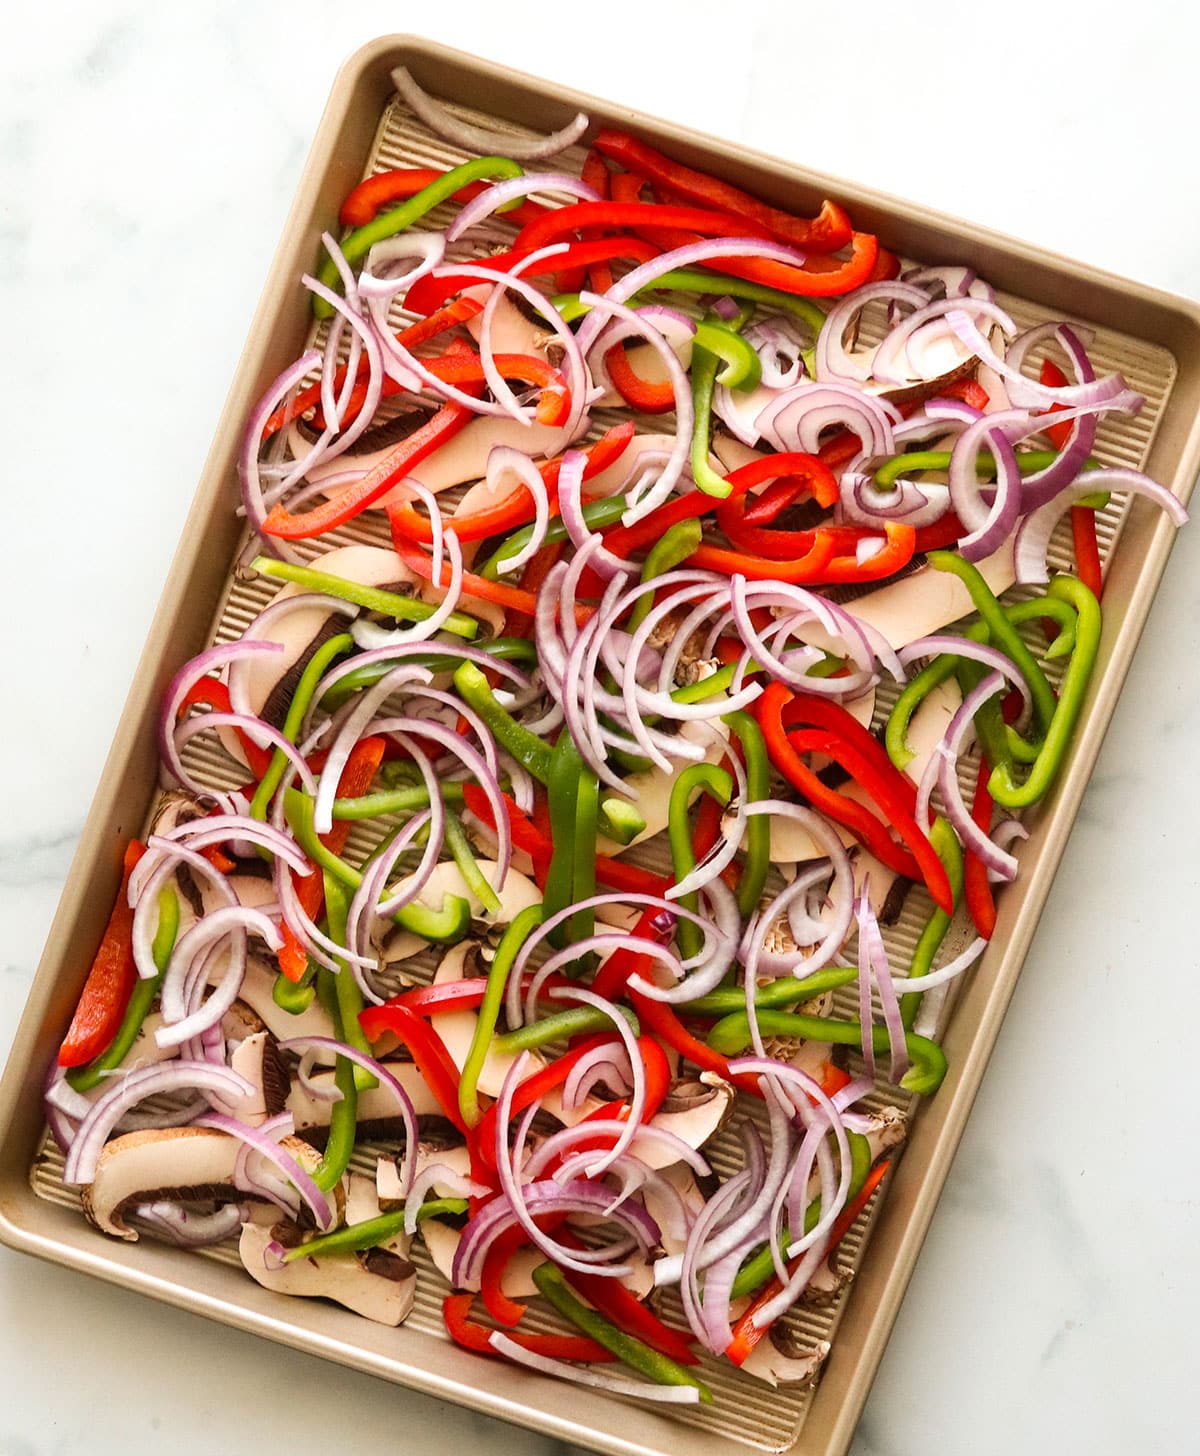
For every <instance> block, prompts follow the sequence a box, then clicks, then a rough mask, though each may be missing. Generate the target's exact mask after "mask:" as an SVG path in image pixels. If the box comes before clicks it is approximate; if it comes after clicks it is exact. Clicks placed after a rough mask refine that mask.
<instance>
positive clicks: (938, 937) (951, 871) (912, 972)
mask: <svg viewBox="0 0 1200 1456" xmlns="http://www.w3.org/2000/svg"><path fill="white" fill-rule="evenodd" d="M929 842H930V843H931V844H932V845H933V847H934V849H936V850H937V853H938V858H939V859H940V860H941V862H942V864H943V865H945V867H946V878H947V879H948V880H949V881H950V894H951V895H952V896H953V898H954V908H955V909H956V910H957V909H958V902H959V900H960V899H961V898H962V892H963V852H962V845H961V844H959V842H958V835H957V834H955V832H954V830H953V829H952V828H951V827H950V825H949V824H947V822H946V821H945V819H942V818H941V817H940V816H939V817H938V818H937V819H935V820H934V821H933V828H932V829H931V830H930V831H929ZM952 918H953V917H952V916H950V915H947V914H946V912H945V911H944V910H943V909H942V907H941V906H940V905H935V906H934V907H933V913H932V914H931V915H930V917H929V919H928V920H927V921H926V922H925V928H924V929H923V930H922V931H921V934H920V937H919V939H918V940H917V944H916V948H915V949H914V951H913V958H912V963H911V964H910V966H909V968H908V974H909V976H910V977H911V978H914V979H915V978H916V977H917V976H925V975H928V974H929V972H930V970H932V968H933V958H934V956H935V955H937V953H938V950H939V949H940V948H941V944H942V941H943V940H945V938H946V932H947V930H949V929H950V921H951V919H952ZM921 994H922V993H921V992H920V991H910V992H909V993H908V995H907V996H901V997H900V1019H901V1020H902V1021H903V1022H904V1029H905V1031H911V1030H912V1026H913V1022H914V1021H915V1020H916V1019H917V1008H918V1007H919V1006H920V1004H921Z"/></svg>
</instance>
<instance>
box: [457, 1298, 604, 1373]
mask: <svg viewBox="0 0 1200 1456" xmlns="http://www.w3.org/2000/svg"><path fill="white" fill-rule="evenodd" d="M474 1302H475V1296H474V1295H473V1294H448V1295H447V1296H446V1298H445V1300H444V1301H443V1303H442V1318H443V1319H444V1320H445V1321H446V1332H447V1333H448V1334H449V1336H450V1338H451V1339H452V1340H453V1341H454V1343H455V1344H456V1345H461V1346H462V1347H463V1349H464V1350H474V1351H475V1353H476V1354H478V1355H495V1354H496V1351H495V1350H493V1349H492V1347H491V1345H490V1343H489V1339H490V1336H491V1334H492V1331H491V1330H489V1329H488V1328H487V1327H486V1326H485V1325H477V1324H474V1323H472V1321H471V1319H470V1313H471V1305H472V1304H473V1303H474ZM509 1339H510V1340H512V1341H514V1342H515V1343H516V1344H518V1345H520V1346H521V1347H522V1348H523V1349H526V1350H529V1351H530V1352H531V1353H532V1354H535V1355H545V1356H546V1357H547V1358H548V1359H551V1360H579V1361H586V1362H588V1363H591V1364H601V1363H604V1362H607V1361H612V1360H615V1359H616V1358H617V1357H616V1356H615V1355H614V1354H613V1353H612V1351H611V1350H606V1349H605V1348H604V1346H603V1345H598V1344H597V1343H596V1342H595V1340H589V1339H588V1338H587V1336H586V1335H527V1334H523V1333H522V1332H521V1331H520V1330H514V1331H513V1333H512V1334H510V1335H509Z"/></svg>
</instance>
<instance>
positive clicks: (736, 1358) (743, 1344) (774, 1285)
mask: <svg viewBox="0 0 1200 1456" xmlns="http://www.w3.org/2000/svg"><path fill="white" fill-rule="evenodd" d="M889 1166H890V1163H888V1162H883V1163H878V1164H876V1166H875V1167H874V1168H872V1169H871V1171H870V1172H869V1173H868V1174H867V1178H866V1182H865V1183H864V1184H863V1186H862V1188H861V1189H859V1191H858V1194H857V1196H856V1197H854V1198H852V1199H851V1200H850V1202H849V1203H848V1204H847V1205H846V1207H845V1208H844V1209H843V1210H842V1211H841V1213H840V1214H839V1215H838V1217H837V1219H836V1221H835V1223H834V1225H833V1227H832V1228H831V1229H830V1231H829V1239H828V1241H827V1243H826V1245H825V1250H826V1253H827V1254H828V1253H829V1252H830V1251H832V1250H833V1249H836V1248H837V1246H838V1245H839V1244H840V1243H841V1241H842V1240H843V1239H844V1238H845V1237H846V1235H847V1233H849V1231H850V1229H851V1228H852V1227H853V1225H854V1221H855V1219H857V1217H858V1216H859V1214H860V1213H861V1212H862V1211H863V1209H864V1208H865V1207H866V1206H867V1204H868V1202H869V1201H870V1198H871V1195H872V1194H873V1193H874V1192H875V1190H876V1188H878V1187H879V1185H880V1183H881V1182H882V1181H883V1175H884V1174H885V1173H886V1172H887V1170H888V1168H889ZM804 1257H805V1256H804V1255H803V1254H799V1255H797V1257H796V1258H795V1259H793V1260H792V1261H791V1264H790V1265H789V1266H788V1272H789V1274H794V1273H795V1271H796V1269H797V1267H798V1266H799V1263H800V1260H801V1259H802V1258H804ZM782 1288H783V1285H782V1284H781V1283H780V1281H779V1280H778V1279H772V1280H771V1282H770V1283H769V1284H768V1285H767V1286H766V1288H765V1289H763V1290H762V1292H761V1293H760V1294H759V1295H758V1296H757V1297H756V1299H755V1300H754V1302H753V1304H751V1306H750V1308H749V1309H748V1310H746V1312H745V1314H743V1315H742V1317H741V1319H740V1320H738V1322H737V1324H736V1325H734V1327H733V1339H732V1340H731V1341H730V1342H729V1345H728V1346H727V1347H726V1350H725V1354H726V1355H727V1356H728V1357H729V1359H730V1360H732V1361H733V1363H734V1364H735V1365H744V1364H745V1362H746V1360H747V1358H748V1357H749V1355H750V1354H751V1352H752V1351H753V1350H754V1347H755V1346H756V1345H757V1344H758V1342H759V1341H760V1340H761V1339H762V1337H763V1336H764V1335H765V1334H766V1333H767V1330H768V1329H769V1328H770V1326H769V1325H764V1326H763V1327H762V1328H761V1329H756V1328H755V1325H754V1316H755V1315H756V1314H757V1313H758V1311H759V1310H760V1309H762V1308H763V1306H764V1305H767V1304H769V1303H770V1302H771V1300H773V1299H774V1298H775V1296H776V1295H777V1294H778V1293H779V1291H780V1290H781V1289H782Z"/></svg>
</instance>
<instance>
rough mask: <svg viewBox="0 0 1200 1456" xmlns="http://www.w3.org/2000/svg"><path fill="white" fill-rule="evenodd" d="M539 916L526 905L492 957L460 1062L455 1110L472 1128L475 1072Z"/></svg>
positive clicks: (478, 1112)
mask: <svg viewBox="0 0 1200 1456" xmlns="http://www.w3.org/2000/svg"><path fill="white" fill-rule="evenodd" d="M543 918H544V915H543V910H542V907H541V906H540V905H527V906H526V907H525V909H524V910H522V911H521V912H520V914H518V915H516V916H515V917H514V918H513V920H512V922H511V923H510V924H509V925H508V926H507V928H506V929H505V931H504V934H503V935H502V936H501V937H500V944H499V945H498V946H497V947H496V954H495V956H494V957H493V958H492V964H491V968H490V969H489V971H488V978H487V988H486V989H485V991H484V993H483V1000H482V1001H481V1002H480V1003H479V1010H478V1012H477V1013H476V1021H475V1035H474V1036H473V1037H472V1038H471V1048H470V1050H469V1051H468V1052H467V1059H466V1061H465V1062H463V1069H462V1076H461V1078H460V1079H459V1083H458V1110H459V1111H460V1112H461V1113H462V1119H463V1122H465V1123H466V1125H467V1126H468V1127H475V1126H476V1125H477V1124H478V1122H479V1120H480V1118H481V1117H482V1116H483V1108H482V1107H480V1105H479V1074H480V1072H481V1071H482V1070H483V1064H484V1062H485V1061H486V1060H487V1054H488V1052H489V1051H490V1050H491V1047H492V1038H493V1036H494V1035H495V1032H496V1022H497V1021H498V1020H499V1018H500V1008H501V1006H502V1005H503V1004H504V992H505V988H506V987H507V986H508V978H509V976H510V974H511V973H512V968H513V962H514V961H515V960H516V958H517V955H518V953H519V952H520V949H521V947H522V946H523V945H524V944H525V942H526V941H527V940H528V939H529V937H530V935H532V933H533V931H534V929H535V928H536V927H537V926H539V925H540V924H541V923H542V920H543Z"/></svg>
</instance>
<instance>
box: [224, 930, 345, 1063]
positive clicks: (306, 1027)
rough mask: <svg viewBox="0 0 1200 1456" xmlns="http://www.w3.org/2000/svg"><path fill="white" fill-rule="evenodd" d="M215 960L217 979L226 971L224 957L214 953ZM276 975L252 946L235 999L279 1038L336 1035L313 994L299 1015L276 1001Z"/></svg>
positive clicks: (273, 967) (323, 1009)
mask: <svg viewBox="0 0 1200 1456" xmlns="http://www.w3.org/2000/svg"><path fill="white" fill-rule="evenodd" d="M214 961H216V962H217V964H216V965H215V966H214V968H213V970H212V975H213V977H215V978H216V979H217V980H219V979H220V978H221V977H222V976H223V975H224V974H225V965H224V961H223V958H222V957H220V956H217V957H214ZM275 976H276V967H275V966H273V965H272V964H271V963H270V962H269V961H267V960H265V959H264V958H263V957H262V956H258V955H255V954H254V951H253V949H251V951H250V953H249V955H247V957H246V975H245V978H244V979H243V981H242V984H241V987H240V989H239V990H238V1000H239V1001H240V1002H242V1003H243V1004H244V1005H245V1006H247V1007H249V1008H250V1010H251V1011H252V1012H253V1013H254V1015H255V1016H256V1017H257V1018H258V1021H259V1023H260V1025H262V1026H264V1027H266V1029H267V1030H268V1031H269V1032H270V1033H271V1035H272V1036H274V1037H275V1038H276V1039H277V1040H279V1041H287V1040H288V1039H289V1038H290V1037H294V1036H322V1037H336V1036H337V1031H336V1029H335V1028H334V1025H333V1022H332V1020H331V1019H330V1017H329V1014H328V1012H326V1010H325V1008H324V1007H323V1006H322V1005H321V1003H320V1002H319V1001H318V1000H317V999H316V997H314V998H313V1000H312V1002H311V1004H310V1005H309V1006H308V1007H307V1008H306V1009H305V1010H304V1011H302V1012H300V1014H299V1015H298V1016H293V1015H292V1013H291V1012H290V1011H285V1010H284V1009H283V1007H282V1006H279V1005H277V1004H276V1001H275V997H274V995H273V992H274V988H275Z"/></svg>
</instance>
